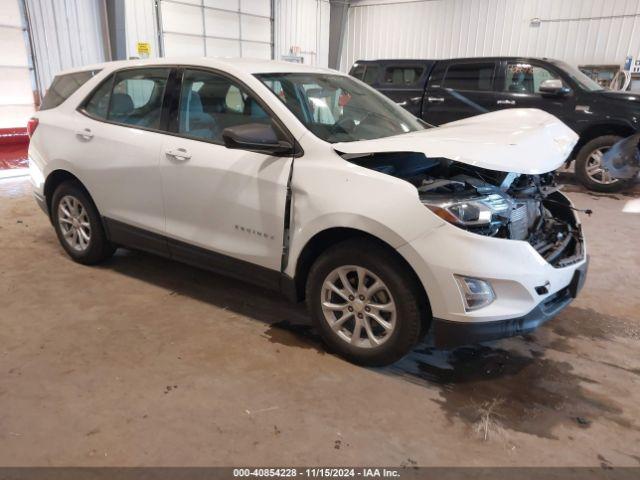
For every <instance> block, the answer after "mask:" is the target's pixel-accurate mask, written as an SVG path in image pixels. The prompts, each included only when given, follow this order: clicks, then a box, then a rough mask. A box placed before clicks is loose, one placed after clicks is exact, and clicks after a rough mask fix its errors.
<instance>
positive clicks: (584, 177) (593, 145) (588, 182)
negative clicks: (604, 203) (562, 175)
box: [575, 135, 630, 193]
mask: <svg viewBox="0 0 640 480" xmlns="http://www.w3.org/2000/svg"><path fill="white" fill-rule="evenodd" d="M620 140H622V137H619V136H618V135H603V136H601V137H597V138H594V139H593V140H591V141H589V142H587V143H586V144H585V145H584V146H583V147H582V148H581V149H580V151H579V152H578V155H576V163H575V172H576V177H577V178H578V181H579V182H580V183H581V184H582V185H584V186H585V187H586V188H588V189H589V190H593V191H594V192H603V193H612V192H619V191H621V190H624V189H625V188H627V187H628V186H629V184H630V182H629V181H628V180H616V181H615V182H613V183H598V182H597V181H594V180H593V179H592V178H591V177H590V176H589V174H588V173H587V165H588V161H589V157H590V156H591V153H592V152H594V151H595V150H596V149H599V148H606V147H611V146H612V145H613V144H614V143H616V142H618V141H620Z"/></svg>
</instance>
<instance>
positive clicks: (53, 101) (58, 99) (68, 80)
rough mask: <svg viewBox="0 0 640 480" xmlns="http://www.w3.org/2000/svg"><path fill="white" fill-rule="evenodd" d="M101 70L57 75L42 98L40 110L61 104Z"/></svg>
mask: <svg viewBox="0 0 640 480" xmlns="http://www.w3.org/2000/svg"><path fill="white" fill-rule="evenodd" d="M99 71H100V70H87V71H84V72H76V73H68V74H66V75H58V76H56V77H55V78H54V79H53V82H52V83H51V87H49V90H47V93H46V95H45V96H44V99H43V100H42V105H41V106H40V110H49V109H51V108H56V107H57V106H58V105H61V104H62V103H63V102H64V101H65V100H66V99H67V98H69V97H70V96H71V95H73V94H74V93H75V92H76V90H78V89H79V88H80V87H81V86H82V85H84V84H85V83H87V81H89V79H91V78H92V77H93V76H94V75H96V74H97V73H98V72H99Z"/></svg>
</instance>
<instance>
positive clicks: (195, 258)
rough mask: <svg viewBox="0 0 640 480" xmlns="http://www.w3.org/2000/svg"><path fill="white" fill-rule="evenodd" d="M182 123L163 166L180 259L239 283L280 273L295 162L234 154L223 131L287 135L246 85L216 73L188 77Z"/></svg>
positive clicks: (173, 243) (191, 72)
mask: <svg viewBox="0 0 640 480" xmlns="http://www.w3.org/2000/svg"><path fill="white" fill-rule="evenodd" d="M174 117H175V121H174V125H173V126H172V127H171V131H172V133H173V135H172V136H166V137H165V142H164V145H163V148H162V153H161V159H160V172H161V176H162V184H163V190H164V199H165V212H166V231H167V236H168V237H169V248H170V250H171V253H172V256H173V257H174V258H176V259H180V260H183V261H186V262H189V263H198V262H202V263H204V264H206V265H203V266H207V267H208V268H211V269H214V270H220V271H225V273H231V274H233V272H234V271H235V272H236V273H238V276H241V275H242V271H243V270H242V267H243V266H247V265H250V264H251V265H258V266H262V267H265V269H269V270H273V271H279V270H280V266H281V259H282V247H283V231H284V217H285V209H286V198H287V182H288V179H289V174H290V169H291V163H292V157H291V156H288V157H279V156H272V155H266V154H262V153H255V152H251V151H248V150H237V149H229V148H226V147H225V146H224V143H223V139H222V132H223V130H224V129H225V128H227V127H233V126H236V125H243V124H249V123H267V124H270V125H272V126H274V129H276V131H279V132H281V133H282V129H280V128H279V127H278V126H277V124H276V122H275V121H274V120H273V119H272V118H271V116H270V115H269V114H268V113H267V109H266V108H265V107H263V105H262V104H261V102H259V101H258V100H257V99H256V98H255V97H254V96H253V95H252V94H250V93H249V92H248V90H247V89H246V88H245V87H243V86H242V85H241V84H240V83H239V82H238V81H236V80H235V79H233V78H230V77H228V76H227V75H224V74H222V73H216V72H213V71H211V70H200V69H185V70H184V71H183V72H182V81H181V87H180V94H179V105H178V106H177V107H176V112H175V115H174ZM282 134H283V135H284V133H282ZM233 259H235V260H239V261H240V262H237V263H234V262H233ZM247 262H248V263H247ZM236 267H237V268H236ZM257 280H258V281H259V280H260V279H257ZM259 283H260V282H259Z"/></svg>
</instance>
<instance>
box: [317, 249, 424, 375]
mask: <svg viewBox="0 0 640 480" xmlns="http://www.w3.org/2000/svg"><path fill="white" fill-rule="evenodd" d="M306 297H307V305H308V307H309V310H310V312H311V316H312V318H313V321H314V324H315V327H316V328H317V329H318V331H319V332H320V335H321V336H322V338H323V340H324V342H325V343H326V344H327V346H328V347H329V348H330V350H332V351H334V352H336V353H338V354H339V355H341V356H342V357H344V358H345V359H347V360H349V361H351V362H353V363H356V364H359V365H365V366H383V365H389V364H391V363H393V362H395V361H396V360H399V359H400V358H402V357H403V356H404V355H406V354H407V353H409V351H410V350H411V349H412V348H413V347H414V345H415V344H416V343H417V342H418V340H419V339H420V335H421V333H422V330H423V329H422V328H421V326H422V320H423V318H422V317H423V314H422V313H421V312H423V311H425V309H423V308H421V307H422V306H423V304H424V298H423V297H424V294H421V290H420V289H419V288H418V286H417V285H416V281H415V280H414V278H413V276H412V275H411V273H410V272H408V271H407V268H406V267H405V266H404V265H403V264H402V263H401V262H400V261H399V260H398V259H396V258H394V257H393V256H392V255H390V253H389V252H388V251H387V250H386V249H385V248H383V247H382V246H380V245H378V244H377V243H375V242H373V241H368V240H347V241H345V242H342V243H340V244H338V245H335V246H334V247H332V248H331V249H329V250H328V251H327V252H325V253H324V254H323V255H322V256H320V258H318V260H317V261H316V262H315V264H314V265H313V267H312V268H311V271H310V272H309V277H308V279H307V285H306Z"/></svg>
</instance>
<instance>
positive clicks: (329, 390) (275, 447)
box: [0, 179, 640, 467]
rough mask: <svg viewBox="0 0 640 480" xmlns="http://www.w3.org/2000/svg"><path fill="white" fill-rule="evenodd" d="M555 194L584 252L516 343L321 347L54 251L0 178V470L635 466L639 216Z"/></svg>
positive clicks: (147, 265)
mask: <svg viewBox="0 0 640 480" xmlns="http://www.w3.org/2000/svg"><path fill="white" fill-rule="evenodd" d="M573 190H574V192H573V193H571V194H570V196H571V197H572V199H573V200H574V201H575V203H576V205H577V206H579V207H583V208H585V207H587V208H592V209H594V211H595V213H594V215H593V216H592V217H591V218H585V219H584V224H585V229H586V232H587V235H588V243H589V248H590V253H591V255H592V264H591V270H590V275H589V278H588V280H587V284H586V286H585V289H584V290H583V293H582V295H581V297H580V298H579V299H577V300H576V301H575V302H574V304H573V305H572V306H570V307H569V308H567V309H566V310H565V311H564V312H563V313H562V314H560V315H559V316H558V317H557V318H555V319H554V320H553V321H551V322H550V323H549V324H547V325H546V326H544V327H543V328H541V329H540V330H539V331H537V332H536V333H535V334H533V335H529V336H527V337H526V338H514V339H509V340H504V341H499V342H495V343H491V344H486V345H482V346H476V347H467V348H460V349H457V350H455V351H452V352H436V351H433V350H432V349H431V348H429V346H428V344H425V345H421V346H420V347H418V348H417V349H416V350H415V352H414V353H412V354H411V355H410V356H409V357H408V358H406V359H405V360H403V361H402V362H400V363H398V364H396V365H394V366H392V367H390V368H386V369H364V368H360V367H356V366H354V365H351V364H349V363H347V362H344V361H342V360H340V359H339V358H336V357H334V356H332V355H329V354H326V353H324V351H323V349H322V347H321V345H320V343H319V341H318V339H317V337H316V336H315V335H314V333H313V331H312V330H311V329H310V328H309V327H308V320H307V317H306V314H305V311H304V309H303V308H302V307H301V306H295V305H291V304H288V303H286V302H285V301H283V300H281V299H280V298H278V297H276V296H274V295H273V294H271V293H268V292H265V291H263V290H260V289H257V288H254V287H252V286H249V285H245V284H243V283H241V282H237V281H233V280H229V279H227V278H222V277H219V276H216V275H214V274H210V273H207V272H203V271H199V270H196V269H194V268H190V267H186V266H182V265H179V264H176V263H173V262H170V261H167V260H163V259H160V258H156V257H153V256H150V255H146V254H142V253H136V252H129V251H121V252H120V253H119V254H118V255H117V256H116V257H115V258H113V259H112V260H111V261H109V262H108V263H106V264H105V265H103V266H100V267H84V266H81V265H78V264H75V263H73V262H72V261H70V260H69V259H68V258H67V256H66V255H65V254H64V252H63V250H62V249H61V247H60V246H59V245H58V242H57V240H56V237H55V234H54V231H53V229H52V228H51V226H50V225H49V223H48V221H47V219H46V218H45V216H44V215H43V214H42V213H41V212H40V211H39V210H38V209H37V207H36V205H35V203H34V201H33V200H32V199H31V197H30V192H29V187H28V185H27V183H26V181H25V180H24V179H18V180H16V179H14V180H3V181H1V182H0V445H1V448H0V465H4V466H8V465H12V466H17V465H22V466H28V465H39V466H44V465H87V466H89V465H120V466H123V465H131V466H138V465H174V466H178V465H226V466H229V465H387V466H413V465H589V466H603V467H607V466H609V465H628V466H637V465H639V464H640V355H639V354H638V351H639V348H640V313H639V312H640V300H639V298H638V292H639V287H640V276H639V274H638V273H639V272H640V250H639V248H638V244H639V239H640V214H633V213H623V212H622V209H623V207H624V206H625V205H628V204H629V202H630V201H632V200H633V198H632V197H629V196H623V195H609V196H598V195H594V194H586V193H580V192H579V191H576V190H578V189H577V188H575V187H573Z"/></svg>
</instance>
